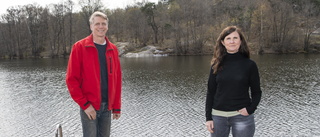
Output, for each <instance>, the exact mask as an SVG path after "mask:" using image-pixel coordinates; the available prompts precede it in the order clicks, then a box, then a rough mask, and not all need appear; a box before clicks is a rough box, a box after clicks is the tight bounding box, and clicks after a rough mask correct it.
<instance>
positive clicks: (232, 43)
mask: <svg viewBox="0 0 320 137" xmlns="http://www.w3.org/2000/svg"><path fill="white" fill-rule="evenodd" d="M221 43H222V44H223V45H224V47H226V49H227V52H228V53H231V54H232V53H237V52H238V51H239V48H240V45H241V40H240V36H239V33H238V32H236V31H235V32H232V33H230V34H229V35H228V36H226V37H225V38H224V40H221Z"/></svg>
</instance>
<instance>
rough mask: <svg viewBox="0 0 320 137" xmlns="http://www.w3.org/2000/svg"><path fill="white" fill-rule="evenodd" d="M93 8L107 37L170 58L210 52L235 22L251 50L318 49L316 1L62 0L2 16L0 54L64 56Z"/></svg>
mask: <svg viewBox="0 0 320 137" xmlns="http://www.w3.org/2000/svg"><path fill="white" fill-rule="evenodd" d="M75 7H78V8H75ZM94 11H102V12H104V13H106V14H107V15H108V18H109V30H108V32H107V36H108V38H109V39H110V40H111V42H113V43H115V44H116V43H118V42H129V43H130V44H129V49H130V50H132V51H134V50H135V49H137V48H141V47H144V46H147V45H154V46H156V47H157V48H159V49H172V53H170V54H171V55H207V54H212V53H213V45H214V44H215V40H216V39H217V37H218V35H219V33H220V32H221V30H222V29H223V28H225V27H226V26H230V25H235V26H238V27H240V28H241V29H242V31H243V32H244V34H245V35H246V38H247V40H248V42H249V46H250V50H251V53H252V54H269V53H277V54H283V53H319V52H320V16H319V15H320V0H241V1H238V0H159V2H157V3H152V2H148V1H143V2H136V3H135V4H133V5H128V6H126V7H125V8H118V9H107V8H105V6H104V5H103V4H102V2H101V0H78V1H75V0H65V1H64V2H61V3H56V4H49V5H47V6H45V7H42V6H39V5H37V4H28V5H17V6H13V7H9V8H8V9H7V11H6V13H4V14H2V15H0V58H9V59H13V58H20V59H22V58H42V57H51V58H58V57H64V58H67V57H68V55H69V53H70V50H71V48H72V45H73V43H75V42H76V41H78V40H80V39H82V38H84V37H86V36H87V35H89V34H90V33H91V30H90V28H89V21H88V20H89V16H90V15H91V14H92V13H93V12H94Z"/></svg>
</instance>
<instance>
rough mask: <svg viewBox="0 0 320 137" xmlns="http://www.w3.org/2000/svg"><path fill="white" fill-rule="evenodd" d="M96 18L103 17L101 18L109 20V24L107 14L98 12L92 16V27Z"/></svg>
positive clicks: (90, 21) (90, 20)
mask: <svg viewBox="0 0 320 137" xmlns="http://www.w3.org/2000/svg"><path fill="white" fill-rule="evenodd" d="M94 17H101V18H103V19H105V20H107V22H109V19H108V16H107V15H106V14H104V13H102V12H100V11H96V12H94V13H93V14H92V15H91V16H90V19H89V23H90V25H91V24H92V23H93V18H94Z"/></svg>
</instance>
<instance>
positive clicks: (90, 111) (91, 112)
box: [84, 104, 97, 120]
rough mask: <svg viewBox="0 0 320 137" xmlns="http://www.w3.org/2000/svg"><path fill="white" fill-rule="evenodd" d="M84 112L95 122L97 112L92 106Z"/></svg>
mask: <svg viewBox="0 0 320 137" xmlns="http://www.w3.org/2000/svg"><path fill="white" fill-rule="evenodd" d="M84 112H85V113H86V114H87V116H88V118H89V119H90V120H95V119H96V117H97V112H96V110H95V109H94V108H93V106H92V105H91V104H90V106H89V107H88V108H87V109H86V110H84Z"/></svg>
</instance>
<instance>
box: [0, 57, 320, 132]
mask: <svg viewBox="0 0 320 137" xmlns="http://www.w3.org/2000/svg"><path fill="white" fill-rule="evenodd" d="M210 59H211V57H209V56H190V57H183V56H182V57H181V56H180V57H152V58H121V62H122V68H123V107H122V116H121V118H120V120H115V121H112V136H113V137H207V136H208V132H207V131H206V129H205V125H204V123H205V117H204V103H205V94H206V82H207V78H208V73H209V67H210V66H209V62H210ZM252 59H253V60H255V61H256V62H257V64H258V67H259V71H260V77H261V86H262V90H263V96H262V101H261V103H260V105H259V107H258V110H257V111H256V113H255V117H256V128H257V129H256V134H255V135H256V136H258V137H259V136H262V137H264V136H278V137H280V136H281V137H282V136H286V137H289V136H290V137H291V136H299V137H300V136H301V137H302V136H303V137H304V136H307V137H316V136H320V107H319V105H320V102H319V99H320V55H302V54H301V55H263V56H253V57H252ZM66 65H67V60H64V59H38V60H31V59H30V60H12V61H9V60H0V118H1V121H0V137H11V136H12V137H52V136H54V135H55V128H56V126H57V125H58V124H61V125H62V128H63V135H64V136H65V137H79V136H81V132H82V131H81V123H80V117H79V107H78V106H77V105H76V104H75V103H74V102H73V100H72V99H71V98H70V96H69V93H68V91H67V89H66V87H65V81H64V77H65V70H66Z"/></svg>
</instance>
